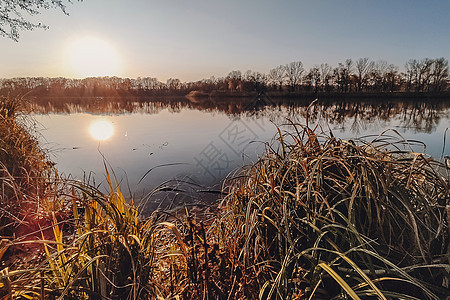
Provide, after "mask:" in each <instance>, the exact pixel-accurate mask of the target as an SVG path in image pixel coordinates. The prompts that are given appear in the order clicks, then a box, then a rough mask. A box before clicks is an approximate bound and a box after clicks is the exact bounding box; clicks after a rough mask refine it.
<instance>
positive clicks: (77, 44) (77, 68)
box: [65, 37, 120, 78]
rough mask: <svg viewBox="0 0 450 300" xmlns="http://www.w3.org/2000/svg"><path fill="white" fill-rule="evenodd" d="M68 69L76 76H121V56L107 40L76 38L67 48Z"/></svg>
mask: <svg viewBox="0 0 450 300" xmlns="http://www.w3.org/2000/svg"><path fill="white" fill-rule="evenodd" d="M65 54H66V69H67V70H66V71H67V72H69V73H71V74H73V76H75V77H79V78H85V77H97V76H120V74H119V73H120V56H119V54H118V52H117V51H116V49H115V48H114V47H113V46H112V45H111V44H109V43H108V42H107V41H105V40H102V39H99V38H95V37H83V38H79V39H75V40H73V41H72V42H70V43H69V44H68V45H67V48H66V53H65Z"/></svg>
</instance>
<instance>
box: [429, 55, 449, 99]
mask: <svg viewBox="0 0 450 300" xmlns="http://www.w3.org/2000/svg"><path fill="white" fill-rule="evenodd" d="M431 76H432V85H433V89H434V91H437V92H440V91H442V90H443V89H444V88H445V86H446V83H447V79H448V60H446V59H445V58H443V57H441V58H437V59H435V60H434V63H433V66H432V70H431Z"/></svg>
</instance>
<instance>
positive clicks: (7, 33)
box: [0, 0, 72, 42]
mask: <svg viewBox="0 0 450 300" xmlns="http://www.w3.org/2000/svg"><path fill="white" fill-rule="evenodd" d="M65 2H68V3H72V0H67V1H66V0H1V1H0V35H1V36H3V37H7V38H10V39H12V40H14V41H16V42H17V41H18V40H19V32H20V31H21V30H33V29H36V28H44V29H46V28H47V26H46V25H44V24H42V23H33V22H31V21H29V20H27V18H26V17H31V16H35V15H38V14H40V13H41V11H42V10H45V9H53V8H56V9H60V10H61V11H62V12H63V13H64V14H66V15H68V13H67V12H66V6H65V4H64V3H65Z"/></svg>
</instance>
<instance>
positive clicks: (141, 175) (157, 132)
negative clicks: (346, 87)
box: [33, 99, 450, 210]
mask: <svg viewBox="0 0 450 300" xmlns="http://www.w3.org/2000/svg"><path fill="white" fill-rule="evenodd" d="M257 100H258V99H257ZM263 100H264V99H263ZM255 101H256V100H255V99H252V100H247V102H246V103H244V101H243V100H226V101H225V100H222V101H221V102H215V101H211V100H207V101H206V102H205V101H203V102H201V101H200V102H197V101H189V100H187V99H171V100H170V101H167V100H165V101H142V100H137V99H131V100H130V99H128V100H124V99H119V100H118V99H115V100H105V99H90V100H89V99H88V100H83V101H73V100H71V101H67V100H64V101H63V100H60V99H59V100H51V101H43V100H42V101H40V102H38V103H36V104H35V106H34V107H33V111H34V114H33V116H34V118H35V119H36V121H37V122H38V124H39V128H40V133H41V140H42V142H43V143H44V145H45V147H46V148H48V149H50V150H51V159H52V160H53V161H54V162H56V167H57V169H58V170H59V172H61V173H64V174H65V175H69V174H70V176H72V177H73V178H75V179H83V178H84V177H86V176H90V177H91V178H93V179H94V180H95V182H96V183H97V184H100V185H101V183H102V182H104V180H105V176H104V174H105V166H104V161H105V162H106V164H107V165H108V166H109V168H110V169H111V170H113V171H114V173H115V175H116V177H117V179H118V180H119V181H120V182H121V187H122V189H123V190H124V191H125V194H126V195H127V196H128V197H133V198H135V199H145V200H146V203H147V204H146V208H145V209H146V210H151V209H154V208H155V207H157V206H158V205H160V204H161V203H162V202H167V201H169V202H170V200H169V199H173V197H174V195H175V196H176V197H179V199H180V200H179V201H181V202H182V201H184V200H183V197H182V196H183V195H184V196H186V195H188V196H189V197H190V198H195V199H197V200H201V199H210V198H214V197H217V194H215V193H211V192H206V191H211V190H212V191H218V190H220V184H221V182H222V180H223V179H224V178H225V177H226V176H227V175H228V174H229V173H230V172H232V171H233V170H236V169H237V168H239V167H242V166H244V165H246V164H249V163H251V162H254V161H255V160H256V159H257V157H258V155H260V154H262V153H263V152H264V149H265V147H266V143H267V142H270V141H271V140H273V138H274V136H275V135H276V133H277V126H283V124H286V123H287V119H290V120H294V121H296V122H299V123H301V124H305V123H306V115H307V113H306V112H307V104H308V102H307V101H306V102H303V103H293V101H280V100H278V101H277V102H276V103H274V102H273V101H271V102H270V103H269V104H270V105H264V104H268V103H267V101H266V102H263V103H262V104H261V103H259V102H257V101H256V102H255ZM308 114H309V117H308V118H309V119H308V121H309V122H310V124H314V126H315V125H319V126H320V128H321V129H322V130H323V131H329V130H331V131H332V132H333V134H334V135H335V136H337V137H340V138H346V139H348V138H352V139H353V138H359V137H364V136H372V137H367V138H366V139H367V140H370V139H373V138H374V135H375V136H376V135H378V134H380V133H382V132H383V131H386V130H389V129H392V130H389V131H388V134H390V135H394V136H397V135H401V136H402V137H403V138H405V139H414V140H420V141H422V142H424V143H425V144H426V148H425V149H424V148H423V147H418V146H416V147H415V150H416V151H425V152H426V153H427V154H429V155H431V156H433V157H434V158H436V159H440V158H441V157H442V156H445V155H449V153H450V146H449V145H444V136H445V134H446V128H448V127H449V126H450V105H449V103H446V102H439V101H438V102H433V101H431V102H426V103H418V102H400V101H395V102H386V101H369V102H367V101H357V102H342V101H341V102H336V103H333V102H327V103H322V102H317V103H316V104H315V105H314V106H312V107H310V109H309V113H308ZM98 122H101V123H98ZM96 124H97V125H96ZM281 128H283V129H284V130H288V131H289V130H290V129H289V127H287V126H284V127H281ZM317 130H319V131H320V129H317ZM447 135H449V133H447ZM447 141H448V138H447ZM447 144H448V142H447ZM180 195H181V196H180Z"/></svg>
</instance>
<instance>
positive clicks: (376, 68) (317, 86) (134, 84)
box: [0, 58, 450, 97]
mask: <svg viewBox="0 0 450 300" xmlns="http://www.w3.org/2000/svg"><path fill="white" fill-rule="evenodd" d="M449 89H450V84H449V68H448V61H447V59H445V58H436V59H429V58H424V59H421V60H417V59H411V60H409V61H408V62H407V63H406V64H405V71H404V72H400V71H399V68H398V67H397V66H395V65H393V64H389V63H387V62H386V61H371V60H369V59H368V58H359V59H357V60H355V61H353V60H352V59H347V60H345V62H343V63H339V64H338V65H337V66H336V67H332V66H330V65H329V64H327V63H324V64H320V65H315V66H313V67H312V68H310V69H309V70H306V69H305V68H304V66H303V63H302V62H301V61H295V62H291V63H288V64H286V65H280V66H278V67H276V68H273V69H271V70H270V71H269V73H267V74H265V73H261V72H254V71H251V70H248V71H246V72H241V71H231V72H230V73H229V74H228V75H227V76H226V77H223V78H215V77H211V78H209V79H203V80H200V81H195V82H181V80H179V79H177V78H169V79H168V80H167V81H166V82H161V81H159V80H158V79H157V78H154V77H138V78H136V79H130V78H119V77H90V78H85V79H68V78H62V77H58V78H44V77H27V78H12V79H2V80H0V94H2V95H7V94H25V93H28V95H31V96H51V97H60V96H69V97H70V96H74V97H80V96H81V97H83V96H104V97H107V96H126V95H133V96H140V95H173V94H175V95H178V94H179V95H181V94H185V93H187V92H190V91H199V92H204V93H211V92H218V93H220V92H228V93H229V94H231V93H235V94H239V93H248V92H255V91H256V92H257V91H261V90H265V91H269V92H273V93H281V94H287V93H319V92H321V93H342V94H347V93H392V92H409V93H411V92H417V93H423V92H443V91H449Z"/></svg>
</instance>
